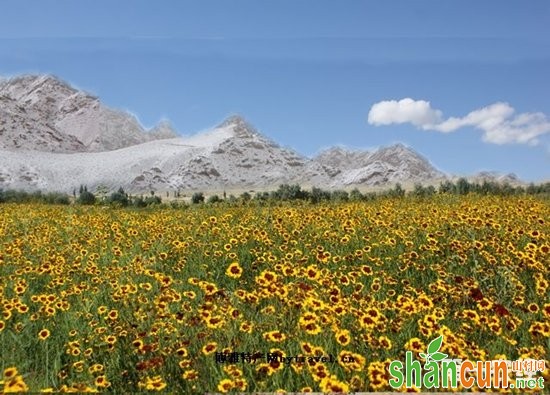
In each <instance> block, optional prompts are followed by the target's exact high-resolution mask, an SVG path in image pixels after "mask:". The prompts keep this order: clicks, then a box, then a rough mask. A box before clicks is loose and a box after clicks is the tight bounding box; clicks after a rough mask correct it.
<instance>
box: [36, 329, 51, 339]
mask: <svg viewBox="0 0 550 395" xmlns="http://www.w3.org/2000/svg"><path fill="white" fill-rule="evenodd" d="M48 337H50V331H49V330H48V329H42V330H41V331H40V332H38V338H39V339H40V340H46V339H47V338H48Z"/></svg>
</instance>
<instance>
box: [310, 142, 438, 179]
mask: <svg viewBox="0 0 550 395" xmlns="http://www.w3.org/2000/svg"><path fill="white" fill-rule="evenodd" d="M313 160H314V161H315V162H317V163H319V164H321V165H323V166H324V167H325V169H327V171H328V172H329V173H331V174H334V177H333V180H332V182H331V185H333V186H335V187H337V186H348V185H370V186H378V185H384V184H388V183H396V182H425V181H429V180H439V179H444V178H445V174H443V173H442V172H440V171H439V170H437V169H436V168H435V167H434V166H432V165H431V164H430V162H429V161H428V160H427V159H426V158H424V157H422V156H421V155H420V154H418V153H417V152H415V151H414V150H412V149H411V148H408V147H406V146H405V145H403V144H394V145H392V146H389V147H382V148H379V149H378V150H375V151H373V152H369V151H358V150H348V149H345V148H342V147H337V148H330V149H328V150H325V151H323V152H321V153H320V154H319V155H317V156H316V157H315V158H314V159H313Z"/></svg>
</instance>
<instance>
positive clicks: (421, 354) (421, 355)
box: [418, 352, 430, 359]
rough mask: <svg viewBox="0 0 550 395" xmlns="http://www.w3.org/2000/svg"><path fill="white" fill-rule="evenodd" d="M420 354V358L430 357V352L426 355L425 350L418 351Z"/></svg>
mask: <svg viewBox="0 0 550 395" xmlns="http://www.w3.org/2000/svg"><path fill="white" fill-rule="evenodd" d="M418 355H420V358H424V359H428V358H430V355H429V354H428V355H426V354H424V353H423V352H420V353H418Z"/></svg>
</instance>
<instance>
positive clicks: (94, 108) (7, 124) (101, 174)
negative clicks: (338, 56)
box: [0, 75, 517, 193]
mask: <svg viewBox="0 0 550 395" xmlns="http://www.w3.org/2000/svg"><path fill="white" fill-rule="evenodd" d="M446 178H448V177H447V176H446V175H445V174H443V173H442V172H440V171H439V170H437V169H436V168H435V167H434V166H433V165H432V164H430V162H429V161H428V160H427V159H426V158H424V157H423V156H421V155H420V154H418V153H417V152H415V151H414V150H413V149H411V148H409V147H406V146H405V145H403V144H394V145H391V146H388V147H382V148H379V149H377V150H371V151H361V150H350V149H347V148H344V147H333V148H329V149H327V150H325V151H322V152H321V153H319V155H317V156H315V157H314V158H311V159H310V158H307V157H305V156H303V155H301V154H299V153H297V152H296V151H294V150H292V149H290V148H285V147H282V146H280V145H279V144H277V143H276V142H274V141H273V140H271V139H269V138H267V137H266V136H264V135H263V134H261V133H260V132H259V131H258V130H256V129H255V128H254V127H253V126H252V125H250V124H249V123H248V122H247V121H246V120H244V119H243V118H242V117H240V116H232V117H229V118H227V119H226V120H225V121H223V122H222V123H220V124H219V125H217V126H215V127H213V128H211V129H209V130H207V131H204V132H201V133H197V134H195V135H192V136H186V137H178V134H177V132H176V131H175V130H174V128H173V127H172V125H170V123H169V122H168V121H162V122H160V123H159V124H158V125H157V126H155V127H154V128H152V129H151V130H145V129H144V128H143V127H142V126H141V125H140V123H139V122H138V120H137V119H136V118H135V117H134V116H133V115H131V114H129V113H127V112H124V111H118V110H114V109H111V108H108V107H106V106H105V105H104V104H102V103H101V102H100V100H99V99H98V98H97V97H94V96H92V95H90V94H88V93H86V92H83V91H80V90H78V89H76V88H74V87H72V86H70V85H69V84H67V83H65V82H63V81H61V80H59V79H57V78H56V77H53V76H50V75H39V76H36V75H27V76H21V77H16V78H11V79H0V188H4V189H5V188H12V189H18V188H21V189H30V190H32V189H41V190H45V191H48V190H53V191H65V192H71V191H72V190H73V189H75V188H78V187H79V186H80V185H81V184H84V185H87V186H88V188H90V190H94V188H97V187H99V186H104V187H106V188H108V189H110V190H114V189H118V188H119V187H123V188H124V189H125V190H127V191H130V192H136V193H144V192H149V191H151V190H156V191H176V190H204V191H208V190H210V191H212V190H216V191H220V190H225V189H229V190H230V189H243V188H252V187H254V188H256V187H263V188H273V187H277V186H278V185H280V184H282V183H299V184H300V185H302V186H304V187H310V186H317V187H321V188H330V189H336V188H348V187H350V188H351V187H354V186H384V185H390V184H394V183H397V182H399V183H403V184H412V183H417V182H419V183H434V182H437V181H440V180H443V179H446ZM474 178H475V179H476V180H478V179H479V180H482V179H483V180H484V179H488V180H491V181H493V180H496V181H499V182H503V181H510V182H511V181H516V180H517V177H515V176H513V175H507V176H501V175H498V174H494V173H488V172H486V173H481V174H479V175H477V176H475V177H474Z"/></svg>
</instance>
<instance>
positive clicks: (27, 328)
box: [0, 195, 550, 393]
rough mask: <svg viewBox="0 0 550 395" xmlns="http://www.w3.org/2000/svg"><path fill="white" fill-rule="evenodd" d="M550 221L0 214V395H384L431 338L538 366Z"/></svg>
mask: <svg viewBox="0 0 550 395" xmlns="http://www.w3.org/2000/svg"><path fill="white" fill-rule="evenodd" d="M199 206H200V207H199ZM549 223H550V204H549V202H548V200H544V199H543V198H533V197H525V196H516V197H496V196H476V195H468V196H448V195H437V196H434V197H433V198H430V199H426V200H421V199H413V198H402V199H397V198H395V199H392V198H385V199H379V200H375V201H369V202H356V203H351V202H350V203H338V204H336V203H331V204H318V205H311V204H307V203H300V204H292V205H291V204H279V205H276V206H272V207H267V206H264V207H261V206H255V205H253V204H250V205H247V206H242V207H240V206H237V207H228V206H224V205H220V206H215V205H198V206H197V207H195V206H193V207H189V208H187V209H171V208H161V209H159V208H157V209H146V210H130V209H112V208H102V207H79V206H66V207H61V206H46V205H38V204H36V205H28V204H27V205H21V204H20V205H16V204H3V205H0V374H3V376H2V377H0V381H1V382H2V383H1V384H0V391H1V390H2V388H3V389H4V391H6V392H8V391H24V390H29V391H40V390H46V389H49V390H53V391H59V390H62V391H79V392H84V391H87V390H90V391H91V390H97V391H118V392H136V391H147V390H162V391H169V392H178V393H183V392H186V393H190V392H199V391H202V392H204V391H213V392H228V391H277V390H284V391H303V392H307V391H322V392H331V391H333V392H339V391H340V392H342V391H389V390H391V388H390V387H389V385H388V378H389V377H388V370H387V366H388V364H389V362H390V361H391V360H394V359H399V360H403V358H404V355H405V352H406V351H408V350H409V351H413V352H415V353H422V352H425V350H426V346H427V344H428V343H429V342H430V341H431V340H432V339H433V338H435V337H436V336H439V335H444V336H445V342H444V344H443V346H442V349H441V351H442V352H445V353H446V354H448V355H449V356H450V357H452V358H463V359H464V358H469V359H471V360H488V359H510V360H511V359H518V358H534V359H545V360H547V361H548V360H549V359H550V356H549V350H550V289H549V280H550V274H549V271H550V269H549V263H550V251H549V250H550V236H549V233H550V232H549ZM268 353H269V354H270V355H277V356H287V357H295V358H294V360H293V361H292V362H290V363H283V362H281V360H273V359H272V360H271V361H270V360H269V359H266V358H265V356H266V355H267V354H268ZM299 356H303V357H305V361H304V360H301V359H300V358H298V357H299ZM312 356H318V357H320V356H331V358H329V360H326V358H325V359H321V358H317V359H315V358H309V357H312ZM222 357H223V358H222ZM230 358H233V359H232V360H231V359H230ZM547 367H548V362H547ZM543 375H544V376H545V378H546V380H547V381H548V380H549V379H550V377H549V370H548V368H547V369H546V371H545V372H544V374H543ZM547 384H548V385H550V383H547Z"/></svg>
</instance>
